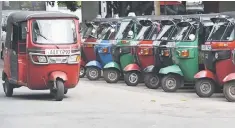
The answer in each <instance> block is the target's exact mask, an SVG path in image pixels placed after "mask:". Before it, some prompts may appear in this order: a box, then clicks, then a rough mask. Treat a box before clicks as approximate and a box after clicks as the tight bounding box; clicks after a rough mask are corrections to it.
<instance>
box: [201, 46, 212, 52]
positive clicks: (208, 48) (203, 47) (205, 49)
mask: <svg viewBox="0 0 235 128" xmlns="http://www.w3.org/2000/svg"><path fill="white" fill-rule="evenodd" d="M201 50H204V51H210V50H211V45H201Z"/></svg>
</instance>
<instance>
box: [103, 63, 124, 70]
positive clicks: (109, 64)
mask: <svg viewBox="0 0 235 128" xmlns="http://www.w3.org/2000/svg"><path fill="white" fill-rule="evenodd" d="M108 68H116V69H118V70H119V71H120V70H121V68H120V66H119V64H118V63H116V62H109V63H107V64H106V65H105V66H104V69H108Z"/></svg>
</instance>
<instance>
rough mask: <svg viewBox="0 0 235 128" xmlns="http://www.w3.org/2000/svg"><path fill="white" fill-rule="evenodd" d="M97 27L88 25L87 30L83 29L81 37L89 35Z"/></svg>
mask: <svg viewBox="0 0 235 128" xmlns="http://www.w3.org/2000/svg"><path fill="white" fill-rule="evenodd" d="M97 28H98V26H89V27H87V30H86V31H85V33H84V36H83V38H88V37H89V36H90V35H92V34H94V33H93V32H92V30H93V31H95V30H96V29H97Z"/></svg>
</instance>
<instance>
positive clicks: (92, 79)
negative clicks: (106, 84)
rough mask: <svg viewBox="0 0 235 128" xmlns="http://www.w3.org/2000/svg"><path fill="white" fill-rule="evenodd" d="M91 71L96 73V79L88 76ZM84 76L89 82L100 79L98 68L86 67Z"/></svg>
mask: <svg viewBox="0 0 235 128" xmlns="http://www.w3.org/2000/svg"><path fill="white" fill-rule="evenodd" d="M91 70H97V71H98V75H97V76H96V77H94V78H93V77H91V76H90V75H89V72H90V71H91ZM86 76H87V78H88V79H89V80H91V81H95V80H98V79H99V78H100V77H101V70H100V69H99V68H97V67H88V68H87V71H86Z"/></svg>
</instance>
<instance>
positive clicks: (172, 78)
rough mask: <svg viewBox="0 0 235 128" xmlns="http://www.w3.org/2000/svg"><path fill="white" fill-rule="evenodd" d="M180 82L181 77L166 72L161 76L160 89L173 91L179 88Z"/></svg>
mask: <svg viewBox="0 0 235 128" xmlns="http://www.w3.org/2000/svg"><path fill="white" fill-rule="evenodd" d="M181 83H182V78H181V77H180V76H179V75H177V74H168V75H166V76H164V77H163V78H162V81H161V84H162V89H163V90H164V91H165V92H175V91H176V90H177V89H178V88H180V86H181Z"/></svg>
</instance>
